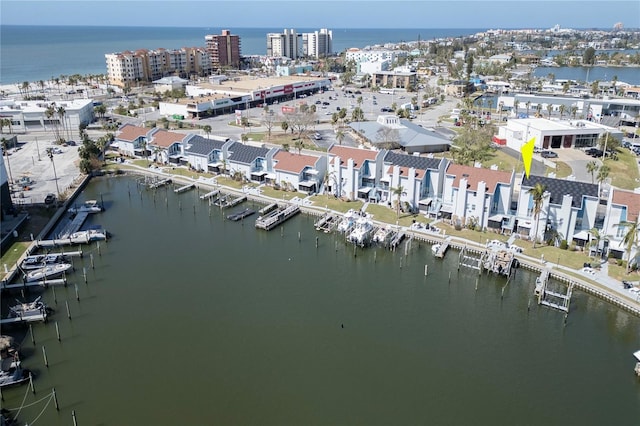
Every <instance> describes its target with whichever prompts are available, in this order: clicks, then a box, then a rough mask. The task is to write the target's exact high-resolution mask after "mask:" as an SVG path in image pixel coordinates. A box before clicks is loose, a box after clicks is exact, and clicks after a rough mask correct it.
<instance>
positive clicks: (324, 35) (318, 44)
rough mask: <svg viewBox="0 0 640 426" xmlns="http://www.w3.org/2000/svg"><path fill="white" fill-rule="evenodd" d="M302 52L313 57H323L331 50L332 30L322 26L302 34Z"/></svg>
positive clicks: (330, 52)
mask: <svg viewBox="0 0 640 426" xmlns="http://www.w3.org/2000/svg"><path fill="white" fill-rule="evenodd" d="M302 42H303V44H304V53H305V55H307V56H310V57H314V58H324V57H327V56H330V55H331V54H332V53H333V52H332V49H333V43H332V42H333V32H332V31H329V30H327V29H326V28H322V29H320V30H319V31H314V32H312V33H304V34H302Z"/></svg>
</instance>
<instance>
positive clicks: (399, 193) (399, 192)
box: [391, 185, 407, 219]
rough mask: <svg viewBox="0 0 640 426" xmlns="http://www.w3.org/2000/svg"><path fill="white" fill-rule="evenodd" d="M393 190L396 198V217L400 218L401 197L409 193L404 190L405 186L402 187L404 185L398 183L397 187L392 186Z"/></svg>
mask: <svg viewBox="0 0 640 426" xmlns="http://www.w3.org/2000/svg"><path fill="white" fill-rule="evenodd" d="M391 192H392V193H393V195H395V196H396V197H397V198H396V217H397V218H398V219H399V218H400V197H402V196H403V195H407V193H406V192H405V191H404V188H403V187H402V185H398V186H397V187H395V188H391Z"/></svg>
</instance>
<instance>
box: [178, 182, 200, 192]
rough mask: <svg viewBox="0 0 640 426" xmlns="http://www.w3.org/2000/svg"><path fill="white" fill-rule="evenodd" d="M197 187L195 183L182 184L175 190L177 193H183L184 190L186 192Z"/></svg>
mask: <svg viewBox="0 0 640 426" xmlns="http://www.w3.org/2000/svg"><path fill="white" fill-rule="evenodd" d="M195 187H196V184H195V183H190V184H189V185H185V186H181V187H180V188H176V189H174V190H173V192H175V193H176V194H182V193H183V192H186V191H188V190H190V189H193V188H195Z"/></svg>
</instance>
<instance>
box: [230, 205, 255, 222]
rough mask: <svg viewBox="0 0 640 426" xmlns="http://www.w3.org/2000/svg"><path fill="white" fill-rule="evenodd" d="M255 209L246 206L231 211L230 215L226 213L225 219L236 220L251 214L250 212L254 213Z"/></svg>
mask: <svg viewBox="0 0 640 426" xmlns="http://www.w3.org/2000/svg"><path fill="white" fill-rule="evenodd" d="M255 212H256V211H255V210H253V209H250V208H246V209H244V210H242V211H239V212H237V213H232V214H230V215H227V219H229V220H233V221H234V222H237V221H239V220H241V219H244V218H245V217H247V216H251V215H252V214H254V213H255Z"/></svg>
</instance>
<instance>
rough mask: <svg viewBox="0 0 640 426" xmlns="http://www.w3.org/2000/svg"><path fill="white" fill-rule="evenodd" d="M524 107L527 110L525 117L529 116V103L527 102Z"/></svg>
mask: <svg viewBox="0 0 640 426" xmlns="http://www.w3.org/2000/svg"><path fill="white" fill-rule="evenodd" d="M524 106H525V107H526V108H527V117H528V116H529V108H531V101H527V102H526V103H525V104H524Z"/></svg>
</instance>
